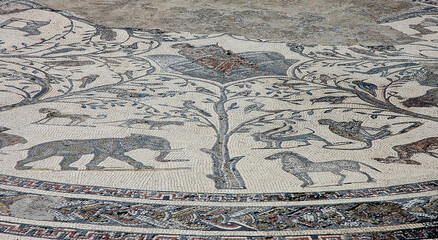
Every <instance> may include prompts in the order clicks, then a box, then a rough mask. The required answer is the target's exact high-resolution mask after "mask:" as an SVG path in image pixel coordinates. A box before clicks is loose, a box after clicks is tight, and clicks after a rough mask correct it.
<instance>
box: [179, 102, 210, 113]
mask: <svg viewBox="0 0 438 240" xmlns="http://www.w3.org/2000/svg"><path fill="white" fill-rule="evenodd" d="M183 105H184V107H186V108H188V109H193V110H195V111H197V112H199V113H200V114H202V115H204V116H206V117H211V114H210V113H208V112H206V111H205V110H202V109H200V108H198V107H196V106H195V101H192V100H187V101H184V103H183Z"/></svg>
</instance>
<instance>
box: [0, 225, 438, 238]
mask: <svg viewBox="0 0 438 240" xmlns="http://www.w3.org/2000/svg"><path fill="white" fill-rule="evenodd" d="M0 233H6V234H13V235H15V236H23V237H24V236H26V237H43V238H46V239H64V240H78V239H81V240H91V239H105V240H146V239H151V240H262V239H272V240H342V239H352V240H364V239H367V240H368V239H395V240H397V239H398V240H402V239H403V240H418V239H434V238H438V228H437V227H425V228H417V229H403V230H396V231H388V232H368V233H367V232H365V233H348V234H342V235H339V234H336V235H328V234H324V235H302V236H296V235H294V236H281V237H269V238H266V237H267V236H255V237H248V236H187V235H172V234H165V235H164V234H143V233H129V232H112V231H94V230H85V229H75V228H56V227H48V226H33V225H28V224H17V223H11V222H5V221H2V222H0Z"/></svg>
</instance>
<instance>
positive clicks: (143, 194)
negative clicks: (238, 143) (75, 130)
mask: <svg viewBox="0 0 438 240" xmlns="http://www.w3.org/2000/svg"><path fill="white" fill-rule="evenodd" d="M0 184H1V185H7V186H14V187H22V188H27V189H35V190H44V191H51V192H58V193H70V194H84V195H95V196H110V197H121V198H136V199H147V200H168V201H187V202H291V201H298V202H302V201H314V200H330V199H354V198H364V197H381V196H394V195H398V194H410V193H420V192H427V191H434V190H438V180H434V181H428V182H421V183H412V184H404V185H397V186H387V187H381V188H366V189H358V190H342V191H327V192H296V193H288V192H279V193H248V194H231V193H195V192H177V191H151V190H139V189H123V188H111V187H101V186H89V185H75V184H63V183H56V182H49V181H41V180H37V179H30V178H21V177H16V176H11V175H4V174H2V175H0Z"/></svg>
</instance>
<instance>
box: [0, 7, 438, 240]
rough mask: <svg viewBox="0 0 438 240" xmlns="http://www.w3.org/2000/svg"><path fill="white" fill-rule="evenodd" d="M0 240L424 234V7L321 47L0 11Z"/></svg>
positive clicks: (432, 141)
mask: <svg viewBox="0 0 438 240" xmlns="http://www.w3.org/2000/svg"><path fill="white" fill-rule="evenodd" d="M0 6H1V7H0V160H1V161H2V168H1V169H0V236H1V239H17V238H20V239H36V238H42V239H266V238H267V237H271V238H273V239H289V240H291V239H295V240H298V239H300V240H303V239H309V240H314V239H432V238H438V232H437V227H436V226H437V225H438V219H437V218H438V195H437V191H438V161H437V158H438V152H437V148H438V137H437V136H436V134H435V129H436V128H437V127H438V126H437V122H438V117H437V113H438V110H437V109H438V108H437V107H438V100H437V99H438V97H437V96H438V77H437V76H438V69H437V67H436V65H437V62H438V54H437V49H438V45H437V39H438V14H437V12H436V9H435V8H433V7H426V8H424V7H420V8H417V9H416V10H415V11H408V12H405V13H403V14H397V15H394V16H390V17H386V18H382V19H380V20H379V22H378V23H379V24H380V26H382V27H385V28H391V29H392V30H393V31H398V32H399V33H400V34H403V35H405V36H408V37H409V38H410V39H414V41H413V42H412V43H408V44H403V45H401V44H398V45H354V46H323V45H304V44H293V43H282V42H271V41H262V40H252V39H249V38H246V37H239V36H234V35H229V34H210V35H198V34H191V33H187V32H167V31H161V30H142V29H137V28H135V29H134V28H126V29H116V28H109V27H104V26H101V25H96V24H93V23H91V22H89V21H87V20H84V19H82V18H79V17H77V16H76V15H72V14H69V13H66V12H62V11H56V10H52V9H49V8H47V7H44V6H41V5H39V4H37V3H33V2H27V1H15V0H12V1H7V2H2V3H0Z"/></svg>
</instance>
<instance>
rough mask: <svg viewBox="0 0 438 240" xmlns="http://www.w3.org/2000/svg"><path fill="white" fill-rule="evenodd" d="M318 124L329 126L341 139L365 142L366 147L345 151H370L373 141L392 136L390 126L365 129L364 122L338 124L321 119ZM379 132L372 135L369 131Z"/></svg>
mask: <svg viewBox="0 0 438 240" xmlns="http://www.w3.org/2000/svg"><path fill="white" fill-rule="evenodd" d="M318 123H319V124H321V125H328V126H329V130H330V131H331V132H332V133H334V134H336V135H339V136H341V137H344V138H348V139H351V140H355V141H359V142H364V143H365V144H366V145H365V146H364V147H361V148H353V149H343V150H362V149H368V148H371V146H372V141H374V140H377V139H382V138H385V137H388V136H390V135H391V132H390V131H389V130H388V128H389V126H388V125H384V126H382V127H380V128H372V127H364V126H362V123H363V122H362V121H355V120H353V121H350V122H337V121H334V120H331V119H320V120H318ZM370 130H371V131H378V132H377V133H375V134H371V133H369V132H368V131H370Z"/></svg>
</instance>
